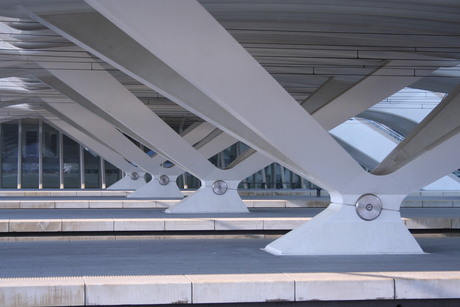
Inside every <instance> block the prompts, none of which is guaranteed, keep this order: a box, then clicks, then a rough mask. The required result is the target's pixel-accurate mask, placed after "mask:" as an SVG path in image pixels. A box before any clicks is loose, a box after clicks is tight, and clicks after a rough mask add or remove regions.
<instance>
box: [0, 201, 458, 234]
mask: <svg viewBox="0 0 460 307" xmlns="http://www.w3.org/2000/svg"><path fill="white" fill-rule="evenodd" d="M322 210H323V209H322V208H250V214H243V213H241V214H230V213H227V214H174V215H171V214H167V213H164V212H163V210H161V209H88V208H87V209H59V210H57V209H40V210H37V209H2V210H0V233H2V234H4V237H3V240H4V239H11V238H10V237H11V236H14V233H41V232H54V233H57V234H59V233H62V232H66V233H67V232H130V231H155V232H158V231H164V232H170V231H187V232H190V235H192V234H193V231H208V232H209V231H215V232H216V234H218V233H219V232H220V231H256V232H257V231H271V230H278V231H288V230H291V229H294V228H296V227H298V226H300V225H302V224H304V223H305V222H307V221H309V220H310V219H311V218H312V217H313V216H315V215H317V214H318V213H320V212H321V211H322ZM401 215H402V220H403V222H404V223H405V225H406V227H407V228H409V229H410V230H420V229H424V230H431V229H435V230H458V229H460V208H437V209H435V208H403V209H401ZM21 238H23V237H18V238H16V239H17V240H19V239H21ZM89 238H91V237H89ZM0 239H1V238H0ZM60 239H65V237H62V238H60ZM74 239H76V237H74Z"/></svg>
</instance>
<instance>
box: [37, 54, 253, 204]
mask: <svg viewBox="0 0 460 307" xmlns="http://www.w3.org/2000/svg"><path fill="white" fill-rule="evenodd" d="M39 65H41V66H43V67H44V68H47V69H48V71H49V72H50V73H52V74H53V75H54V76H55V77H56V78H58V79H59V80H60V81H61V82H63V83H65V84H67V86H68V87H69V88H71V90H72V93H71V92H70V90H65V91H64V92H65V93H66V95H68V96H70V98H72V99H73V98H75V95H74V94H75V93H77V94H78V95H80V96H82V97H84V99H76V100H78V102H79V103H80V104H82V105H83V106H84V107H85V108H89V109H90V110H91V111H92V112H94V113H96V114H97V115H98V116H100V117H101V118H103V119H105V120H107V121H109V122H110V123H111V124H113V125H117V126H118V127H121V128H120V129H122V130H124V131H127V133H128V134H130V135H131V136H133V137H134V138H136V139H138V140H140V141H141V143H143V144H145V145H147V146H148V147H150V148H152V149H154V150H155V151H157V152H159V153H160V154H162V155H164V156H167V157H169V158H170V160H171V161H173V162H174V163H175V164H178V165H179V166H181V167H182V168H184V169H185V170H187V171H189V172H190V173H191V174H194V175H195V176H197V177H198V178H200V179H201V180H202V182H203V189H205V188H207V189H209V188H210V187H212V185H213V184H214V183H215V182H216V181H218V180H222V178H224V179H225V180H226V182H227V181H228V191H229V193H223V194H222V195H219V194H216V193H213V192H210V193H209V192H207V194H208V196H207V197H206V198H205V199H206V201H202V200H201V199H200V198H199V197H197V196H195V197H194V198H192V197H188V198H187V200H186V202H187V204H188V205H187V208H188V210H189V212H245V213H246V212H248V210H247V208H246V206H245V205H244V203H243V202H242V200H241V198H240V197H239V195H238V193H237V191H236V188H237V185H238V183H239V181H235V180H238V178H237V179H235V178H234V177H235V176H234V175H232V174H231V172H228V171H223V170H220V169H217V168H216V167H214V166H213V165H212V164H211V163H210V162H209V161H208V160H207V159H206V158H205V157H203V155H201V154H200V153H199V152H198V151H196V150H195V149H194V148H193V147H192V146H191V145H190V144H188V143H187V142H186V141H184V140H183V139H182V138H181V137H180V136H179V135H178V134H177V133H176V132H174V131H173V130H172V129H171V128H170V127H169V126H168V125H167V124H166V123H164V122H163V121H162V120H161V119H160V118H159V117H158V116H156V115H155V114H154V113H152V112H151V111H150V110H149V109H148V108H147V107H146V106H145V105H144V104H143V103H142V102H140V101H139V100H138V99H137V98H136V97H135V96H133V95H132V94H131V93H130V92H129V91H128V90H127V89H126V88H124V87H123V86H122V85H121V84H120V83H118V81H116V80H115V79H114V78H113V77H112V76H111V75H110V74H109V73H107V72H105V71H104V70H103V69H102V68H101V67H98V66H97V65H95V64H94V65H93V67H96V68H97V70H75V69H70V68H69V67H68V66H67V65H66V64H65V63H62V64H61V68H60V69H58V68H57V67H56V65H57V64H56V63H53V64H51V65H52V67H49V64H48V63H46V62H39ZM58 66H59V65H58ZM83 80H85V81H83ZM101 88H104V89H105V90H104V91H102V92H101V91H100V89H101ZM73 92H74V93H73ZM152 131H155V134H152V133H151V132H152ZM165 153H167V154H165ZM231 191H233V192H231ZM203 193H204V192H203V191H202V189H200V191H199V193H197V194H198V195H201V194H203ZM210 196H213V197H212V199H210V198H209V197H210Z"/></svg>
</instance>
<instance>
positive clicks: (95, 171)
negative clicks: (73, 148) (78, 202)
mask: <svg viewBox="0 0 460 307" xmlns="http://www.w3.org/2000/svg"><path fill="white" fill-rule="evenodd" d="M84 153H85V158H84V161H85V187H86V188H87V189H96V188H99V187H100V186H101V184H100V176H99V175H100V166H101V164H100V161H99V156H98V155H96V154H95V153H94V152H92V151H90V150H88V149H85V151H84Z"/></svg>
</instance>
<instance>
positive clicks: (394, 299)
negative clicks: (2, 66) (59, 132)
mask: <svg viewBox="0 0 460 307" xmlns="http://www.w3.org/2000/svg"><path fill="white" fill-rule="evenodd" d="M244 197H245V200H246V201H248V202H249V203H250V204H251V203H252V204H254V203H255V202H260V204H265V206H263V205H260V206H258V205H256V206H254V205H253V206H252V207H251V206H248V208H249V210H250V213H248V214H167V213H164V208H158V207H149V206H144V207H143V206H132V207H123V206H121V207H120V206H118V207H115V208H114V207H111V206H99V207H97V206H90V205H89V204H90V203H92V202H94V203H96V202H103V201H106V202H114V203H118V202H122V203H123V202H124V201H127V202H129V201H133V202H134V201H140V202H148V201H150V202H152V201H158V202H165V203H166V204H167V203H168V202H174V201H177V200H145V199H144V200H139V199H137V200H136V199H134V200H127V198H126V196H123V195H110V196H108V195H106V196H104V195H102V194H101V195H94V194H93V195H74V196H69V195H64V196H63V195H61V196H56V195H35V196H34V195H27V196H26V195H16V196H12V195H9V196H3V197H2V201H19V202H33V201H38V202H40V203H41V202H45V201H48V202H49V201H54V202H55V203H54V206H50V207H45V208H43V207H41V206H35V207H34V206H29V207H27V206H26V207H21V206H17V207H13V208H8V206H0V208H2V209H0V259H2V261H0V306H132V305H139V306H142V305H144V306H166V305H170V304H176V305H179V306H180V305H183V306H186V305H190V304H193V305H194V306H220V305H222V306H235V305H237V304H238V305H240V306H286V307H287V306H322V307H324V306H369V305H372V306H458V305H459V304H460V300H459V299H460V207H458V206H457V205H454V204H455V203H456V202H457V198H456V196H452V195H450V196H449V195H444V196H442V197H440V196H439V195H437V196H433V195H431V196H430V195H424V196H421V195H418V196H417V195H416V196H413V197H415V198H417V197H418V198H417V199H415V198H414V199H413V201H417V202H419V201H420V202H422V204H423V202H426V203H427V204H428V202H431V204H432V203H433V197H435V198H436V199H437V201H443V202H444V205H443V206H438V207H435V206H425V207H423V206H416V207H405V208H401V216H402V219H403V220H404V222H405V224H406V226H407V227H408V228H409V229H410V230H411V231H412V232H413V234H414V236H415V238H416V240H417V241H418V242H419V244H420V245H421V247H422V249H423V250H424V252H425V254H421V255H345V256H275V255H272V254H269V253H267V252H265V251H264V250H263V249H264V247H265V246H266V245H267V244H269V243H270V242H272V241H273V240H274V239H276V238H277V237H279V236H281V235H282V234H284V233H286V232H287V231H289V230H290V229H292V228H295V227H297V226H298V225H300V224H302V223H305V222H306V221H308V220H309V219H311V218H312V217H313V216H315V215H316V214H318V213H319V212H321V211H322V210H323V209H324V207H322V206H317V207H315V206H311V207H305V206H294V205H292V206H286V205H284V206H283V205H280V204H281V202H285V204H286V203H287V202H289V203H291V204H295V203H298V199H299V198H298V197H300V196H297V195H291V196H290V197H286V195H282V196H280V195H270V196H255V195H252V196H248V195H247V196H244ZM302 197H303V196H302ZM430 197H431V198H430ZM13 198H14V199H13ZM313 198H314V196H311V199H313ZM318 199H320V200H324V196H323V197H320V198H315V201H318ZM59 201H66V202H68V204H71V206H55V204H56V202H59ZM79 202H86V203H87V204H88V206H79V205H78V203H79ZM448 202H449V203H450V205H446V204H447V203H448ZM165 203H163V204H165ZM270 204H271V205H270ZM165 206H166V205H165ZM376 240H378V238H376Z"/></svg>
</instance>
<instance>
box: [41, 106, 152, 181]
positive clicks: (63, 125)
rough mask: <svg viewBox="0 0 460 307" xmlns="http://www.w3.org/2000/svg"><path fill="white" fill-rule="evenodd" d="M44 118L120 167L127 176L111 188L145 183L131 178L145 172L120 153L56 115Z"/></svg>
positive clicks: (141, 175) (142, 174)
mask: <svg viewBox="0 0 460 307" xmlns="http://www.w3.org/2000/svg"><path fill="white" fill-rule="evenodd" d="M43 117H44V119H45V120H46V121H47V122H48V123H50V124H51V125H52V126H54V127H56V128H58V129H59V130H61V131H63V132H64V133H65V134H67V135H68V136H70V137H71V138H73V139H74V140H76V141H77V142H78V143H80V144H84V145H85V146H86V147H88V148H91V150H93V151H95V152H97V153H98V154H99V155H100V156H101V157H103V158H104V160H106V161H108V162H109V163H111V164H112V165H114V166H116V167H117V168H119V169H121V170H122V171H123V172H124V173H126V174H127V176H125V177H123V178H122V179H121V180H120V181H119V182H117V183H115V184H114V186H113V187H112V186H111V187H110V188H111V189H137V188H139V187H140V186H142V185H144V184H145V181H144V180H133V178H134V177H133V174H138V176H139V177H142V178H143V176H144V174H145V172H144V171H143V170H142V169H139V168H138V167H136V166H134V165H132V164H130V163H128V161H126V160H125V159H124V158H123V157H122V156H121V155H119V154H118V153H116V152H114V151H113V150H112V149H111V148H109V147H107V146H105V145H104V144H102V143H101V142H99V141H98V140H95V139H93V138H92V137H90V136H89V135H88V134H85V133H83V132H82V131H80V130H79V129H76V128H75V127H74V126H72V125H71V124H69V123H67V122H65V121H63V120H61V119H58V118H56V116H52V115H51V114H50V115H46V114H44V115H43Z"/></svg>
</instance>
